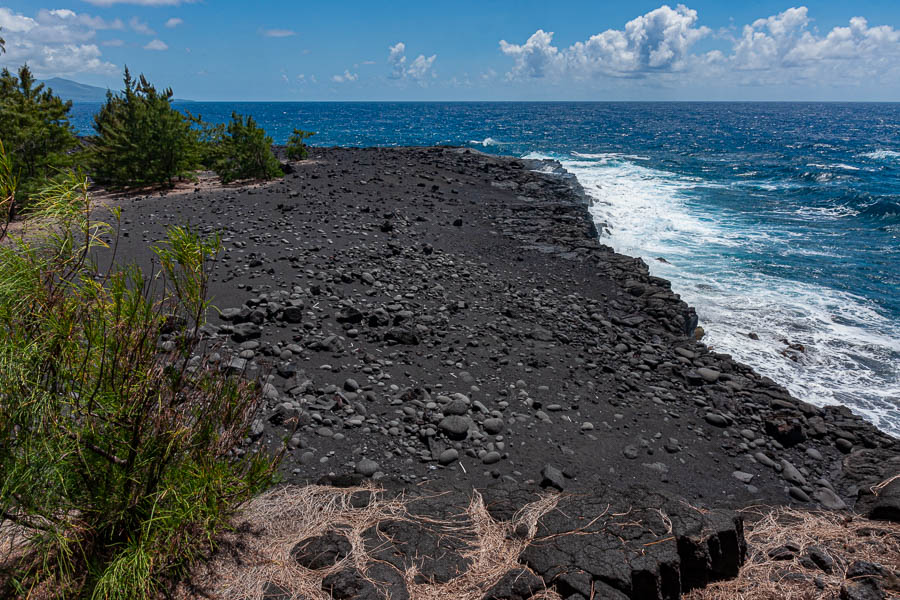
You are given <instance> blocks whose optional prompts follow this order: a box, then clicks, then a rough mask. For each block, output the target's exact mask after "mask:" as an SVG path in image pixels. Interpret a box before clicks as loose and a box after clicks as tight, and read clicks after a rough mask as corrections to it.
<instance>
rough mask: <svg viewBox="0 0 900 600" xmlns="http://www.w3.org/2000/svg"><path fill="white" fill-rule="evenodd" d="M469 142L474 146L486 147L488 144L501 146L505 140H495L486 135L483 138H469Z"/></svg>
mask: <svg viewBox="0 0 900 600" xmlns="http://www.w3.org/2000/svg"><path fill="white" fill-rule="evenodd" d="M469 143H470V144H473V145H475V146H484V147H485V148H487V147H488V146H502V145H503V144H504V143H505V142H501V141H499V140H495V139H494V138H492V137H486V138H484V139H483V140H469Z"/></svg>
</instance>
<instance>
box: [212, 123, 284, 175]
mask: <svg viewBox="0 0 900 600" xmlns="http://www.w3.org/2000/svg"><path fill="white" fill-rule="evenodd" d="M210 131H211V132H210V133H208V134H207V135H208V136H209V137H210V138H211V139H212V149H211V152H210V159H211V162H210V166H211V167H212V170H213V171H215V172H216V173H217V174H218V175H219V177H221V178H222V181H223V182H225V183H228V182H231V181H235V180H237V179H274V178H276V177H281V176H282V175H284V173H283V172H282V170H281V163H279V162H278V159H277V158H275V155H274V154H273V153H272V138H271V137H269V136H267V135H266V132H265V130H263V129H262V128H260V127H258V126H257V125H256V121H254V120H253V117H250V116H248V117H247V118H246V120H245V119H244V117H243V116H242V115H239V114H237V113H235V112H233V113H231V122H230V123H229V124H228V125H227V126H224V127H222V126H219V127H213V128H212V129H211V130H210Z"/></svg>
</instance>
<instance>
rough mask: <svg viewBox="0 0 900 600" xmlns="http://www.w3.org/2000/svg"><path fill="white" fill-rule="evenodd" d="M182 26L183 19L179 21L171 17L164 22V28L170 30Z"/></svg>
mask: <svg viewBox="0 0 900 600" xmlns="http://www.w3.org/2000/svg"><path fill="white" fill-rule="evenodd" d="M183 24H184V19H179V18H178V17H172V18H171V19H169V20H168V21H166V27H168V28H169V29H172V28H174V27H178V26H179V25H183Z"/></svg>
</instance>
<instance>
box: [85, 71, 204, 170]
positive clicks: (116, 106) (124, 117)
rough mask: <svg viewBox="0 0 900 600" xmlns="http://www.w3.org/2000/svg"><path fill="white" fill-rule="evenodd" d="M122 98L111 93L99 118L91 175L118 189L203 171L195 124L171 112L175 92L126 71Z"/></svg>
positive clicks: (92, 154) (173, 111)
mask: <svg viewBox="0 0 900 600" xmlns="http://www.w3.org/2000/svg"><path fill="white" fill-rule="evenodd" d="M124 83H125V87H124V89H123V90H122V93H121V94H118V95H115V94H112V93H111V92H110V93H107V96H106V104H104V105H103V107H102V108H101V109H100V112H98V113H97V114H96V115H95V116H94V129H95V130H96V132H97V136H96V137H95V138H94V140H93V145H92V146H91V149H90V161H89V164H90V166H91V174H92V175H93V176H94V178H95V179H96V180H97V181H100V182H103V183H109V184H111V185H114V186H120V187H125V186H134V185H147V184H151V185H155V184H163V183H165V184H168V185H172V182H173V180H174V179H176V178H181V177H184V176H186V175H188V174H190V173H191V172H192V171H194V170H195V169H197V168H199V167H200V158H201V153H200V144H199V141H198V139H197V135H198V134H197V131H196V130H194V128H193V127H192V126H191V121H190V120H189V119H188V118H187V117H186V116H185V115H183V114H181V113H180V112H179V111H177V110H175V109H174V108H172V104H171V101H172V90H171V89H166V90H164V91H162V92H160V91H157V89H156V88H155V87H154V86H153V85H151V84H150V83H148V82H147V80H146V79H145V78H144V76H143V75H140V76H139V77H138V79H137V81H135V80H134V79H132V77H131V73H129V71H128V68H127V67H126V69H125V76H124Z"/></svg>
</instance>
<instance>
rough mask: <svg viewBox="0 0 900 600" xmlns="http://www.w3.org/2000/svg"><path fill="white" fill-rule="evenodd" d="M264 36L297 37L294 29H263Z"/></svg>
mask: <svg viewBox="0 0 900 600" xmlns="http://www.w3.org/2000/svg"><path fill="white" fill-rule="evenodd" d="M262 34H263V35H264V36H266V37H273V38H282V37H291V36H294V35H297V32H296V31H294V30H292V29H263V32H262Z"/></svg>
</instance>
